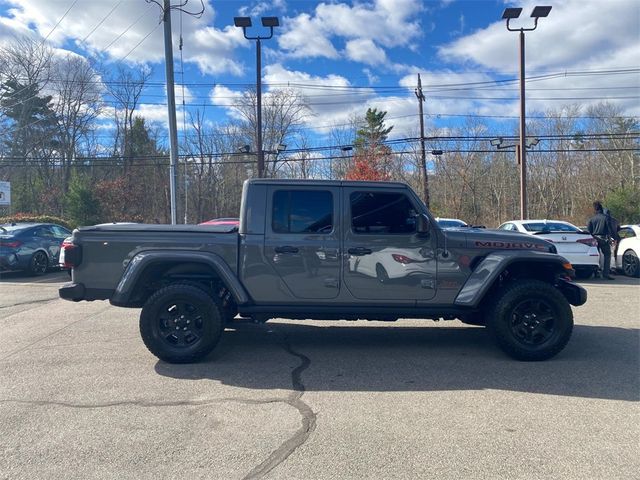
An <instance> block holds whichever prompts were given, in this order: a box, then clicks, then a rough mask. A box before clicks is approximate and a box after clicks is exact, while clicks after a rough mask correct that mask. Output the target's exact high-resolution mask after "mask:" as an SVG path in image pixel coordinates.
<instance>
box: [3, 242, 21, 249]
mask: <svg viewBox="0 0 640 480" xmlns="http://www.w3.org/2000/svg"><path fill="white" fill-rule="evenodd" d="M20 245H22V242H21V241H20V240H11V241H9V240H0V247H8V248H18V247H19V246H20Z"/></svg>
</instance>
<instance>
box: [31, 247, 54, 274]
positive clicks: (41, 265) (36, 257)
mask: <svg viewBox="0 0 640 480" xmlns="http://www.w3.org/2000/svg"><path fill="white" fill-rule="evenodd" d="M48 267H49V257H47V254H46V253H44V252H43V251H38V252H36V253H34V254H33V256H32V257H31V260H30V261H29V273H30V274H31V275H33V276H35V277H37V276H40V275H44V274H45V273H47V268H48Z"/></svg>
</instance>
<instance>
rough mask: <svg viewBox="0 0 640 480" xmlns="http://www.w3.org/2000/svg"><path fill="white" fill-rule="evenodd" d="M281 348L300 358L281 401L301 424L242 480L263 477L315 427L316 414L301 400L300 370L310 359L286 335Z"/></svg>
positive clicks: (306, 365) (302, 441)
mask: <svg viewBox="0 0 640 480" xmlns="http://www.w3.org/2000/svg"><path fill="white" fill-rule="evenodd" d="M282 348H284V350H285V351H286V352H287V353H288V354H290V355H293V356H294V357H297V358H299V359H300V360H301V363H300V365H298V366H297V367H296V368H294V369H293V371H292V372H291V384H292V386H293V391H292V392H291V393H290V394H289V396H288V397H287V398H286V399H283V400H281V401H282V402H284V403H287V404H288V405H291V406H292V407H294V408H295V409H296V410H298V412H299V413H300V416H301V417H302V419H301V423H302V425H301V427H300V428H299V429H298V430H297V431H296V432H295V433H294V434H293V435H292V436H291V437H289V438H288V439H287V440H285V441H284V442H283V443H282V445H280V447H278V448H277V449H276V450H275V451H273V452H272V453H271V455H269V457H268V458H267V459H266V460H264V461H263V462H262V463H260V464H259V465H257V466H255V467H254V468H253V469H252V470H251V471H250V472H249V473H248V474H247V475H245V476H244V477H243V480H253V479H258V478H263V477H264V476H265V475H266V474H267V473H269V472H270V471H271V470H273V469H274V468H276V467H277V466H278V465H280V464H281V463H282V462H284V461H285V460H286V459H287V458H289V456H290V455H291V454H292V453H293V452H294V451H295V450H296V449H297V448H298V447H300V446H301V445H302V444H304V443H305V442H306V441H307V439H308V438H309V436H310V435H311V433H312V432H313V431H314V430H315V428H316V414H315V413H314V411H313V410H312V409H311V407H309V405H307V404H306V403H305V402H304V401H303V400H302V396H303V395H304V393H305V391H306V388H305V386H304V383H302V372H303V371H305V370H306V369H307V368H309V366H310V365H311V360H310V359H309V357H307V356H306V355H304V354H302V353H300V352H296V351H295V350H294V349H293V348H292V347H291V345H290V344H289V341H288V339H287V337H286V336H285V338H284V340H283V342H282Z"/></svg>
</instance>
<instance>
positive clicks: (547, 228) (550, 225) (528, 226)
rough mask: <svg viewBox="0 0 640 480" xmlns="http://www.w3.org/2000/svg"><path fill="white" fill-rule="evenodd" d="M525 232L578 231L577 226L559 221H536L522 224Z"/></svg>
mask: <svg viewBox="0 0 640 480" xmlns="http://www.w3.org/2000/svg"><path fill="white" fill-rule="evenodd" d="M522 226H523V227H524V228H525V230H526V231H527V232H580V231H581V230H580V229H579V228H578V227H574V226H573V225H570V224H567V223H559V222H536V223H525V224H523V225H522Z"/></svg>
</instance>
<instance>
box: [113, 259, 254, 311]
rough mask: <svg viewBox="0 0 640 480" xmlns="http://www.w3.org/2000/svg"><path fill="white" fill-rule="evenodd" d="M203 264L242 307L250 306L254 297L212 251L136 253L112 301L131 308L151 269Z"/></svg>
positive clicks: (114, 303)
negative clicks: (145, 275) (135, 292)
mask: <svg viewBox="0 0 640 480" xmlns="http://www.w3.org/2000/svg"><path fill="white" fill-rule="evenodd" d="M167 262H178V263H199V264H202V265H206V266H208V267H210V268H211V269H212V270H213V271H214V272H215V273H216V274H217V275H218V276H219V277H220V279H221V280H222V282H223V283H224V284H225V286H226V287H227V289H228V290H229V292H231V295H233V298H234V300H235V302H236V304H238V305H244V304H247V303H250V298H249V295H248V293H247V291H246V290H245V288H244V287H243V286H242V284H241V283H240V281H239V280H238V278H237V276H236V275H235V274H234V273H233V271H232V270H231V268H230V267H229V265H227V263H226V262H225V261H224V259H223V258H222V257H220V256H219V255H216V254H215V253H210V252H194V251H180V250H153V251H147V252H140V253H138V254H136V255H135V256H134V257H133V258H132V259H131V260H130V261H129V263H128V264H127V267H126V269H125V271H124V273H123V275H122V278H121V279H120V282H119V283H118V286H117V287H116V291H115V293H114V294H113V296H112V297H111V299H110V300H109V301H110V302H111V304H113V305H117V306H130V305H131V304H132V296H133V293H134V291H135V288H136V287H137V285H138V281H139V280H140V278H141V277H142V275H143V274H144V272H145V271H146V270H147V268H149V267H151V266H154V265H158V264H162V263H167Z"/></svg>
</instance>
